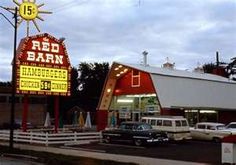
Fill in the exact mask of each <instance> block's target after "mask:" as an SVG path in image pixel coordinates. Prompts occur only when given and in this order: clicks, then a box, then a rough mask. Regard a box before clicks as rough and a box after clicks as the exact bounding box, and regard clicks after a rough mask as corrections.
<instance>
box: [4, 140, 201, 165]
mask: <svg viewBox="0 0 236 165" xmlns="http://www.w3.org/2000/svg"><path fill="white" fill-rule="evenodd" d="M0 145H8V143H0ZM14 147H15V148H19V149H24V150H33V151H43V152H50V153H55V154H64V155H70V156H81V157H89V158H96V159H102V160H113V161H118V162H126V163H129V162H132V163H136V164H139V165H156V164H158V165H173V164H174V165H204V164H205V163H194V162H186V161H178V160H169V159H156V158H149V157H143V156H128V155H120V154H110V153H102V152H92V151H83V150H73V149H71V148H58V147H51V146H49V147H45V146H38V145H37V146H35V145H30V144H14ZM0 165H5V164H0ZM6 165H9V164H6ZM14 165H15V164H14ZM17 165H18V164H17ZM20 165H21V164H20ZM22 165H24V164H22Z"/></svg>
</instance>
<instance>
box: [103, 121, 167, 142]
mask: <svg viewBox="0 0 236 165" xmlns="http://www.w3.org/2000/svg"><path fill="white" fill-rule="evenodd" d="M102 139H103V141H104V142H106V143H110V142H112V141H123V142H124V141H128V142H133V143H134V144H135V145H136V146H140V145H143V144H147V143H155V142H164V141H168V140H169V139H168V137H167V134H166V133H165V132H162V131H157V130H154V129H152V126H151V125H150V124H147V123H142V122H122V123H121V125H120V127H119V128H117V129H112V130H104V131H102Z"/></svg>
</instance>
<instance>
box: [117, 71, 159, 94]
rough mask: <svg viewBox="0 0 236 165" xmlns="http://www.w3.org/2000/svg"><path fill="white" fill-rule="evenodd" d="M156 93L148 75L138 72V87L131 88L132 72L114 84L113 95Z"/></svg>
mask: <svg viewBox="0 0 236 165" xmlns="http://www.w3.org/2000/svg"><path fill="white" fill-rule="evenodd" d="M147 93H156V91H155V88H154V86H153V83H152V80H151V77H150V75H149V74H148V73H144V72H140V86H139V87H132V72H129V73H127V74H126V75H124V76H123V77H122V78H120V79H118V80H117V82H116V87H115V90H114V95H115V96H118V95H128V94H129V95H130V94H131V95H132V94H147Z"/></svg>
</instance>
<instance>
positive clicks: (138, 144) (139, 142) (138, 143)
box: [134, 139, 143, 146]
mask: <svg viewBox="0 0 236 165" xmlns="http://www.w3.org/2000/svg"><path fill="white" fill-rule="evenodd" d="M134 144H135V145H136V146H141V145H142V144H143V142H142V140H141V139H135V140H134Z"/></svg>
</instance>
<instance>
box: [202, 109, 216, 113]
mask: <svg viewBox="0 0 236 165" xmlns="http://www.w3.org/2000/svg"><path fill="white" fill-rule="evenodd" d="M200 113H216V111H214V110H200Z"/></svg>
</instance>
